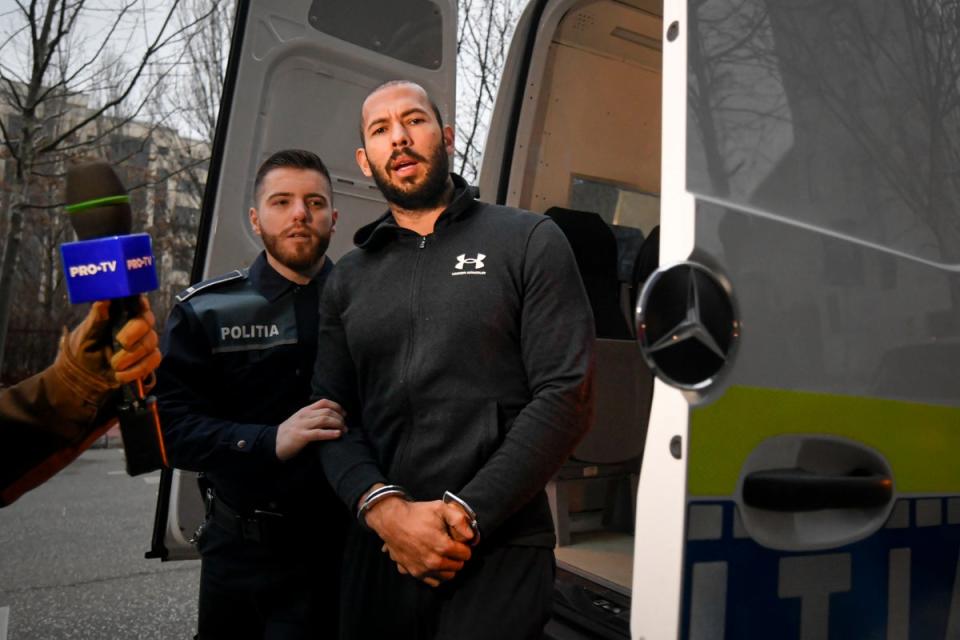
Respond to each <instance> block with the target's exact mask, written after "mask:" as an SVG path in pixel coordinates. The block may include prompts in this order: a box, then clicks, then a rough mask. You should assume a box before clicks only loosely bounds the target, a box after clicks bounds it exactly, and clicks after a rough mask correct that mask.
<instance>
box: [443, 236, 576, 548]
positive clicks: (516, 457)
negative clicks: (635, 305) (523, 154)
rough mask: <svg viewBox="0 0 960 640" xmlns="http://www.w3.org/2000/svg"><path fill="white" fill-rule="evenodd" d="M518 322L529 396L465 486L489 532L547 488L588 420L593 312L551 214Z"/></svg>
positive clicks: (533, 240)
mask: <svg viewBox="0 0 960 640" xmlns="http://www.w3.org/2000/svg"><path fill="white" fill-rule="evenodd" d="M520 321H521V329H520V335H521V351H522V353H521V355H522V358H523V363H524V367H525V368H526V372H527V379H528V381H529V385H530V390H531V394H532V399H531V401H530V402H529V403H528V404H527V405H526V407H524V408H523V410H522V411H521V412H520V414H519V415H518V416H517V418H516V420H515V421H514V423H513V426H512V427H511V429H510V431H509V432H508V433H507V435H506V438H505V439H504V441H503V443H502V444H501V445H500V447H499V448H498V449H497V451H495V452H494V454H493V455H492V456H491V457H490V459H489V460H488V461H487V462H486V464H484V466H483V467H482V468H481V469H480V471H479V472H477V474H476V475H475V476H474V477H473V479H472V480H471V481H470V482H469V483H467V486H466V487H464V488H463V490H462V491H461V493H460V497H461V498H463V499H464V500H465V501H466V502H467V503H468V504H469V505H470V506H471V507H473V509H474V511H476V513H477V520H478V521H479V523H480V528H481V531H482V532H483V533H484V534H485V535H489V534H490V533H492V532H493V531H494V530H495V529H496V528H497V527H498V526H499V525H500V524H502V523H503V521H504V520H506V519H507V518H508V517H509V516H510V515H511V514H513V513H514V512H515V511H517V510H518V509H519V508H520V507H522V506H523V505H525V504H527V503H528V502H529V501H530V500H531V499H532V498H533V497H534V496H535V495H536V494H537V493H538V492H539V491H541V490H543V487H544V486H545V485H546V483H547V481H549V480H550V478H551V477H553V475H554V474H555V473H556V472H557V470H558V469H559V468H560V466H561V465H562V464H563V463H564V461H565V460H566V459H567V457H568V456H569V455H570V453H571V452H572V451H573V449H574V447H575V446H576V444H577V442H578V441H579V440H580V438H581V437H583V434H584V433H586V431H587V429H588V428H589V425H590V411H591V404H590V402H591V400H590V398H591V395H590V394H591V383H592V380H593V346H594V339H595V336H594V326H593V313H592V311H591V309H590V302H589V301H588V299H587V295H586V292H585V291H584V288H583V284H582V282H581V279H580V275H579V272H578V271H577V265H576V262H575V260H574V257H573V253H572V251H571V250H570V245H569V243H568V242H567V240H566V238H565V237H564V236H563V233H562V232H561V231H560V229H559V228H558V227H557V226H556V225H555V224H554V223H553V221H551V220H548V219H545V220H544V221H543V222H541V223H539V224H538V225H537V226H536V227H535V228H534V229H533V231H532V232H531V235H530V237H529V239H528V242H527V250H526V255H525V256H524V261H523V301H522V307H521V319H520Z"/></svg>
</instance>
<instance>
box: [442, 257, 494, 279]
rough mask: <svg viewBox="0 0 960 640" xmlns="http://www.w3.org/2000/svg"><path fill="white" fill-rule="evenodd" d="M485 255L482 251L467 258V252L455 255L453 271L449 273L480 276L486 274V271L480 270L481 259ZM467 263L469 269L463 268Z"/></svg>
mask: <svg viewBox="0 0 960 640" xmlns="http://www.w3.org/2000/svg"><path fill="white" fill-rule="evenodd" d="M486 257H487V256H486V255H485V254H483V253H478V254H477V257H476V258H468V257H467V254H465V253H461V254H460V255H458V256H457V264H456V265H454V267H453V268H454V269H457V271H454V272H453V273H451V274H450V275H452V276H467V275H470V276H482V275H486V273H487V272H486V271H480V269H483V261H484V259H485V258H486ZM468 265H469V267H470V268H469V270H464V269H465V268H466V267H467V266H468Z"/></svg>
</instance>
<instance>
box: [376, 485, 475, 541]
mask: <svg viewBox="0 0 960 640" xmlns="http://www.w3.org/2000/svg"><path fill="white" fill-rule="evenodd" d="M390 496H397V497H398V498H402V499H403V500H406V501H407V502H412V501H413V497H412V496H411V495H410V493H409V492H408V491H407V490H406V489H404V488H403V487H401V486H400V485H398V484H386V485H383V486H382V487H380V488H379V489H374V490H373V491H371V492H370V493H369V494H368V495H367V497H366V499H365V500H364V501H363V503H362V504H361V505H360V508H359V509H357V520H359V521H360V524H361V525H362V526H363V527H364V528H365V529H367V530H370V527H369V526H368V525H367V518H366V516H367V512H368V511H370V509H371V508H372V507H373V505H375V504H377V503H378V502H380V501H381V500H384V499H385V498H389V497H390ZM443 503H444V504H456V505H458V506H459V507H460V508H461V509H463V511H464V513H466V514H467V517H468V518H469V519H470V529H471V530H472V531H473V538H471V539H470V542H469V544H470V546H471V547H475V546H477V544H478V543H479V542H480V524H479V523H478V522H477V513H476V512H475V511H474V510H473V508H472V507H471V506H470V505H469V504H467V501H466V500H464V499H462V498H460V497H459V496H457V495H455V494H453V493H451V492H449V491H444V492H443Z"/></svg>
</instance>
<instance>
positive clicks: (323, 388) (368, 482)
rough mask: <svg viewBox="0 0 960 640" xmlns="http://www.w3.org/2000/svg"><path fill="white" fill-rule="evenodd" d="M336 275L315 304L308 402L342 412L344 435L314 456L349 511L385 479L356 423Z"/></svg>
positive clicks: (353, 373) (323, 445) (355, 402)
mask: <svg viewBox="0 0 960 640" xmlns="http://www.w3.org/2000/svg"><path fill="white" fill-rule="evenodd" d="M340 273H341V272H340V271H338V270H334V272H333V275H331V276H330V279H329V280H328V282H327V284H326V286H325V287H324V289H323V297H322V298H321V301H320V335H319V337H318V339H317V363H316V366H314V368H313V384H312V387H313V390H312V393H311V401H316V400H320V399H321V398H326V399H328V400H333V401H335V402H337V403H339V404H340V405H341V406H342V407H343V408H344V409H346V411H347V420H346V422H347V432H346V433H345V434H343V435H342V436H341V437H340V438H338V439H336V440H329V441H326V442H322V443H320V445H319V451H320V454H319V455H320V460H321V462H322V463H323V469H324V472H325V473H326V475H327V480H329V482H330V486H331V487H333V490H334V491H336V492H337V495H339V496H340V499H341V500H343V502H344V504H346V505H347V508H348V509H351V510H354V509H356V507H357V502H358V501H359V500H360V497H361V496H363V494H364V493H366V492H367V490H368V489H369V488H370V487H371V486H373V485H374V484H376V483H378V482H383V483H386V482H387V480H386V479H385V478H384V475H383V473H382V472H381V471H380V468H379V466H378V465H377V460H376V456H375V454H374V452H373V449H372V448H371V447H370V444H369V443H368V441H367V439H366V437H365V435H364V430H363V424H362V421H361V419H360V414H361V410H360V402H359V397H358V392H357V372H356V367H355V366H354V363H353V358H352V357H351V355H350V349H349V346H348V345H347V338H346V334H345V333H344V330H343V322H342V320H341V308H342V304H341V296H340V278H339V277H338V275H339V274H340Z"/></svg>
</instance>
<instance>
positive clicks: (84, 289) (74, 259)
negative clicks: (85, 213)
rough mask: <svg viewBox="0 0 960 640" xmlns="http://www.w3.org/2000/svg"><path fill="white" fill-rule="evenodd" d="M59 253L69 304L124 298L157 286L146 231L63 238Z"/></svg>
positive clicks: (151, 251)
mask: <svg viewBox="0 0 960 640" xmlns="http://www.w3.org/2000/svg"><path fill="white" fill-rule="evenodd" d="M60 255H61V256H62V257H63V272H64V273H65V274H66V276H67V292H68V293H69V295H70V302H71V303H72V304H78V303H80V302H92V301H94V300H114V299H117V298H126V297H127V296H132V295H136V294H139V293H145V292H147V291H153V290H154V289H156V288H157V287H158V284H157V269H156V266H155V265H154V261H153V247H152V245H151V242H150V236H149V235H148V234H146V233H133V234H130V235H123V236H108V237H105V238H94V239H93V240H81V241H80V242H66V243H64V244H62V245H60Z"/></svg>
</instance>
